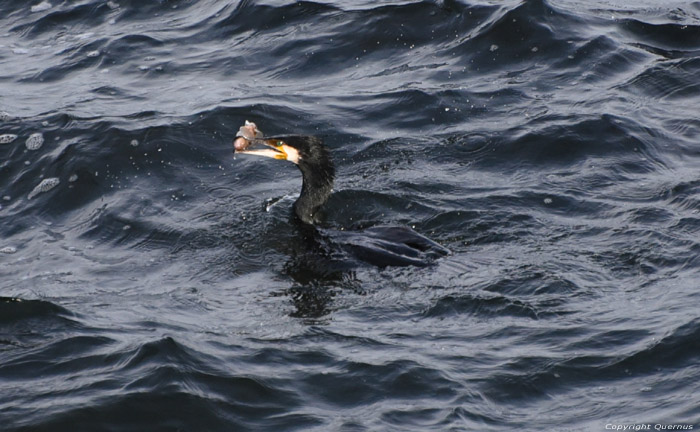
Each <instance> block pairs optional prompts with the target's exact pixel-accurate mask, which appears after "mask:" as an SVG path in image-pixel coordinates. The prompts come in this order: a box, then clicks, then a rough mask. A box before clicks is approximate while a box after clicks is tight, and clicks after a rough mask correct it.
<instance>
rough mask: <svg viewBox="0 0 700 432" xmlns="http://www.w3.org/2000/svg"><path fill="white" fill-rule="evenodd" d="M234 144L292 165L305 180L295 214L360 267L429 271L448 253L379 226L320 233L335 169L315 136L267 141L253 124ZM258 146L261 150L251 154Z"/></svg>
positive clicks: (420, 238)
mask: <svg viewBox="0 0 700 432" xmlns="http://www.w3.org/2000/svg"><path fill="white" fill-rule="evenodd" d="M236 137H237V138H236V140H235V141H234V153H236V154H249V155H257V156H265V157H270V158H273V159H279V160H287V161H290V162H292V163H294V164H295V165H296V166H297V167H298V168H299V170H300V171H301V175H302V186H301V194H300V195H299V198H298V199H297V200H296V202H295V203H294V213H295V214H296V217H297V218H298V219H299V220H300V221H301V222H302V223H303V225H304V226H308V227H313V229H314V231H315V232H316V233H318V235H320V236H321V237H322V238H323V239H324V240H325V241H330V242H331V243H333V244H337V245H340V246H341V247H342V248H343V249H346V250H349V251H350V252H351V254H352V255H354V256H355V257H356V258H358V259H360V260H361V261H364V262H368V263H371V264H374V265H376V266H379V267H386V266H407V265H416V266H426V265H429V264H430V263H431V262H432V261H433V260H434V259H435V258H438V257H441V256H444V255H447V254H448V253H449V250H448V249H446V248H444V247H443V246H441V245H439V244H437V243H435V242H434V241H432V240H430V239H429V238H427V237H424V236H422V235H420V234H418V233H417V232H415V231H413V230H411V229H410V228H407V227H396V226H375V227H370V228H367V229H365V230H363V231H360V232H351V231H335V230H328V229H323V228H320V227H317V226H316V225H315V224H316V223H318V222H319V217H318V212H319V210H320V209H321V207H322V206H323V205H324V204H325V203H326V201H327V200H328V198H329V197H330V195H331V191H332V189H333V181H334V179H335V167H334V165H333V161H332V159H331V156H330V153H329V151H328V148H327V147H326V146H325V145H324V144H323V142H322V141H321V140H320V139H319V138H317V137H314V136H305V135H286V136H274V137H266V138H263V134H262V132H260V131H259V130H258V129H257V127H256V125H255V123H252V122H248V121H246V122H245V125H244V126H241V128H240V129H239V131H238V133H237V135H236ZM253 146H258V147H262V148H255V149H254V148H251V147H253Z"/></svg>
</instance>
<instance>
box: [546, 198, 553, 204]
mask: <svg viewBox="0 0 700 432" xmlns="http://www.w3.org/2000/svg"><path fill="white" fill-rule="evenodd" d="M544 203H545V204H551V203H552V199H551V198H545V199H544Z"/></svg>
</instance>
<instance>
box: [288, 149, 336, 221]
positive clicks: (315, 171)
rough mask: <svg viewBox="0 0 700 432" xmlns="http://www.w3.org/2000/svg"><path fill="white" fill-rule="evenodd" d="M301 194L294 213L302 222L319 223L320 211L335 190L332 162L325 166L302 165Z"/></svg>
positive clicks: (295, 204)
mask: <svg viewBox="0 0 700 432" xmlns="http://www.w3.org/2000/svg"><path fill="white" fill-rule="evenodd" d="M298 167H299V169H300V170H301V175H302V184H301V194H300V195H299V198H298V199H297V200H296V202H295V203H294V212H295V213H296V215H297V217H298V218H299V219H301V221H302V222H304V223H307V224H313V223H315V222H318V214H317V213H318V211H319V210H320V209H321V207H322V206H323V205H324V204H325V203H326V201H328V198H329V197H330V195H331V191H332V190H333V179H334V169H333V165H332V163H331V162H330V161H326V163H323V164H315V165H307V164H304V163H300V164H299V165H298Z"/></svg>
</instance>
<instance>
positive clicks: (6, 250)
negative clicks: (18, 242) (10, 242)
mask: <svg viewBox="0 0 700 432" xmlns="http://www.w3.org/2000/svg"><path fill="white" fill-rule="evenodd" d="M0 252H2V253H6V254H13V253H15V252H17V248H16V247H14V246H5V247H4V248H2V249H0Z"/></svg>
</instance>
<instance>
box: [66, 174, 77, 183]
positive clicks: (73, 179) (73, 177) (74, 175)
mask: <svg viewBox="0 0 700 432" xmlns="http://www.w3.org/2000/svg"><path fill="white" fill-rule="evenodd" d="M76 180H78V174H73V175H72V176H70V177H68V181H69V182H71V183H73V182H74V181H76Z"/></svg>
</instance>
